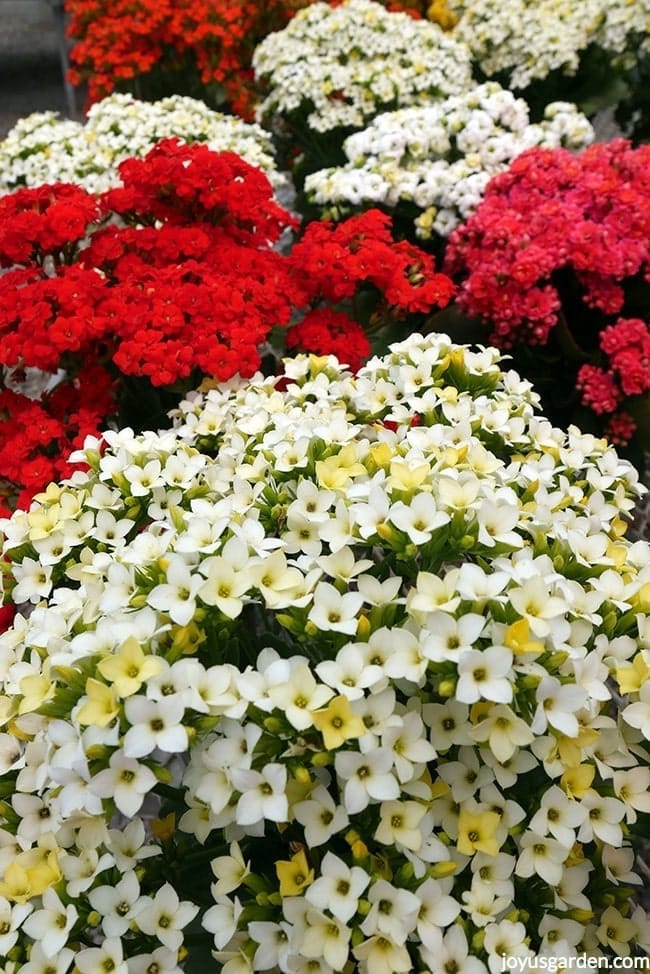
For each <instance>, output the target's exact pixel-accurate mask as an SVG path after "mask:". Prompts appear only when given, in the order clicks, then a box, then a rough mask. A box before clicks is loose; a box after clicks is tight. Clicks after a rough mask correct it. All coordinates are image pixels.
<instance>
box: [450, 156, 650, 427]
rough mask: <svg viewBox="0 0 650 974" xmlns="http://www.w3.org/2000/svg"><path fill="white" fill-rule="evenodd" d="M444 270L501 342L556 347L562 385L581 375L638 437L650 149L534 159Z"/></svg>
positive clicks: (649, 241) (496, 194)
mask: <svg viewBox="0 0 650 974" xmlns="http://www.w3.org/2000/svg"><path fill="white" fill-rule="evenodd" d="M446 266H447V269H448V271H449V272H450V273H452V274H455V275H457V277H458V279H459V280H460V281H461V284H460V291H459V302H460V304H461V306H462V307H463V308H464V309H465V310H466V311H467V312H468V313H469V314H470V315H475V316H477V317H480V318H481V319H482V320H483V321H484V322H485V323H486V324H487V325H488V327H489V329H490V331H491V340H492V341H494V342H495V344H497V345H499V346H500V347H505V348H512V347H517V346H518V345H519V346H521V345H532V346H542V345H547V344H548V343H551V342H557V343H558V347H559V348H560V349H561V351H562V354H563V356H564V360H563V364H562V368H563V382H564V381H565V380H567V379H569V386H570V385H571V383H570V377H571V372H573V376H575V378H576V380H577V382H578V385H579V387H580V389H581V390H583V396H582V398H583V402H584V404H585V405H587V406H589V407H590V408H591V409H593V410H594V411H595V412H596V413H597V414H598V415H599V416H602V415H604V416H606V417H612V420H613V423H614V426H613V427H612V430H614V431H615V432H616V435H617V437H618V441H619V442H621V443H624V442H625V441H626V440H627V439H629V438H630V436H631V435H632V433H633V431H634V429H635V422H634V421H633V419H632V417H631V416H630V415H629V414H628V410H632V411H634V410H635V409H636V408H637V406H638V405H639V403H638V401H637V400H636V399H635V397H642V399H643V398H645V399H646V400H647V396H648V392H649V391H650V355H649V351H650V330H649V328H648V325H647V324H645V323H644V320H643V319H644V318H645V317H647V312H648V308H649V306H650V300H649V299H650V289H649V287H648V285H649V282H650V147H649V146H647V145H646V146H641V147H639V148H637V149H633V148H631V146H630V144H629V143H628V142H626V141H624V140H622V139H617V140H615V141H613V142H610V143H603V144H596V145H593V146H590V147H589V148H588V149H586V150H585V151H584V152H583V153H581V154H579V155H577V156H575V155H572V154H571V153H569V152H567V151H566V150H565V149H533V150H531V151H529V152H526V153H524V154H523V155H521V156H519V158H517V159H516V160H515V161H514V162H513V163H512V165H511V166H510V168H509V169H508V171H507V172H505V173H502V174H501V175H498V176H496V177H495V178H494V179H493V180H492V182H491V183H490V184H489V186H488V187H487V190H486V192H485V195H484V198H483V201H482V203H481V204H480V206H479V208H478V209H477V211H476V213H475V214H474V215H473V216H472V217H470V219H469V220H468V221H467V223H466V224H464V225H463V226H461V227H459V228H458V229H457V230H456V231H455V232H454V233H453V234H452V235H451V236H450V238H449V244H448V248H447V264H446ZM615 428H616V429H615Z"/></svg>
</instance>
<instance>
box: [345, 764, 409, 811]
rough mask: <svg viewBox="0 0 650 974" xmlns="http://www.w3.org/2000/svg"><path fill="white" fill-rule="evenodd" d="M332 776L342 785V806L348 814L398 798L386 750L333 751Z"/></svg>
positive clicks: (397, 789) (396, 784) (395, 780)
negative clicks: (372, 803)
mask: <svg viewBox="0 0 650 974" xmlns="http://www.w3.org/2000/svg"><path fill="white" fill-rule="evenodd" d="M334 766H335V768H336V773H337V775H338V777H339V779H340V780H341V782H344V785H343V803H344V805H345V809H346V811H347V812H348V813H349V814H350V815H354V814H356V813H357V812H361V811H363V809H364V808H366V807H367V806H368V805H369V804H370V802H381V801H386V800H388V799H391V798H397V797H398V795H399V791H400V789H399V784H398V782H397V779H396V778H395V776H394V774H393V773H392V769H393V758H392V755H391V753H390V751H388V750H386V749H385V748H377V749H376V750H374V751H370V752H369V753H367V754H359V753H358V752H356V751H337V753H336V757H335V759H334Z"/></svg>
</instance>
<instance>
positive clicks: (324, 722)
mask: <svg viewBox="0 0 650 974" xmlns="http://www.w3.org/2000/svg"><path fill="white" fill-rule="evenodd" d="M312 717H313V722H314V726H315V727H316V729H317V730H319V731H320V732H321V734H322V735H323V741H324V743H325V747H326V748H327V750H328V751H332V750H333V749H334V748H337V747H340V746H341V744H343V743H344V742H345V741H349V740H351V739H352V738H354V737H361V736H362V735H363V734H365V733H366V725H365V724H364V722H363V721H362V720H361V717H358V716H357V714H355V713H353V712H352V709H351V707H350V701H349V700H348V698H347V697H344V696H338V697H333V698H332V699H331V700H330V702H329V704H328V705H327V707H325V708H323V709H322V710H315V711H314V712H313V714H312Z"/></svg>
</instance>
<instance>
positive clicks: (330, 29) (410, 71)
mask: <svg viewBox="0 0 650 974" xmlns="http://www.w3.org/2000/svg"><path fill="white" fill-rule="evenodd" d="M253 68H254V70H255V75H256V78H257V79H258V81H259V82H260V84H261V85H262V87H263V89H264V90H265V91H266V97H265V98H264V100H263V101H262V102H261V103H260V104H259V106H258V108H257V110H256V113H257V117H258V119H259V120H266V121H271V122H273V123H274V124H277V123H278V120H280V121H282V122H283V123H284V124H285V125H286V126H288V128H289V129H290V130H291V131H292V132H293V133H294V134H298V135H300V134H301V133H303V132H304V130H305V129H306V128H307V127H308V128H309V129H310V130H312V131H313V132H317V133H323V132H329V131H331V130H332V129H337V128H344V129H345V128H350V129H359V128H363V127H364V126H365V125H366V124H367V123H368V121H369V120H370V119H371V118H373V117H374V116H375V115H377V114H378V113H379V112H381V111H386V110H388V109H391V108H397V107H400V106H404V105H414V104H420V103H422V102H426V101H428V100H429V99H430V98H431V97H432V96H433V97H435V96H445V95H450V94H456V93H459V92H461V91H464V90H465V89H466V88H468V87H471V85H472V82H471V74H470V60H469V51H468V49H467V48H466V47H465V46H464V45H462V44H460V43H458V42H456V41H455V40H453V39H452V38H451V37H450V36H449V35H448V34H445V32H444V31H443V30H442V29H441V28H440V27H439V26H438V25H437V24H435V23H432V22H430V21H427V20H420V19H414V18H413V17H410V16H409V15H408V14H407V13H401V12H397V13H390V12H388V11H386V10H385V9H384V8H383V7H382V6H381V5H380V4H379V3H374V2H372V0H344V2H343V3H341V4H340V5H337V6H334V7H331V6H329V4H327V3H314V4H312V5H311V6H309V7H307V8H305V9H304V10H302V11H300V12H299V13H298V14H296V16H295V17H294V18H293V19H292V20H291V21H290V22H289V24H288V25H287V27H285V28H284V30H282V31H277V32H275V33H273V34H269V36H268V37H266V38H265V40H264V41H262V43H261V44H259V45H258V46H257V48H256V49H255V53H254V56H253Z"/></svg>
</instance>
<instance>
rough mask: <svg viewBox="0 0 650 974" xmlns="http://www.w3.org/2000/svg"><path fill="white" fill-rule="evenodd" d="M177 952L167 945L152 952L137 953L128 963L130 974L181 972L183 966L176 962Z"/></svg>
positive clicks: (177, 973)
mask: <svg viewBox="0 0 650 974" xmlns="http://www.w3.org/2000/svg"><path fill="white" fill-rule="evenodd" d="M176 956H177V955H176V953H175V952H174V951H172V950H169V949H168V948H167V947H157V948H156V950H154V951H152V953H150V954H137V955H136V956H135V957H129V959H128V960H127V962H126V963H127V965H128V968H129V974H150V972H151V971H152V970H155V971H156V974H181V968H180V967H179V966H178V964H177V962H176Z"/></svg>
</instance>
